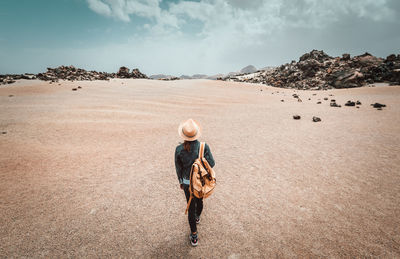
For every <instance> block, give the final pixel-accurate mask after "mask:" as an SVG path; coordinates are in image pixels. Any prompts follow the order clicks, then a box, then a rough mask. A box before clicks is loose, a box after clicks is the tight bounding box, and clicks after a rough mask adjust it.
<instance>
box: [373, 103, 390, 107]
mask: <svg viewBox="0 0 400 259" xmlns="http://www.w3.org/2000/svg"><path fill="white" fill-rule="evenodd" d="M371 106H373V107H374V108H382V107H386V105H385V104H381V103H374V104H371Z"/></svg>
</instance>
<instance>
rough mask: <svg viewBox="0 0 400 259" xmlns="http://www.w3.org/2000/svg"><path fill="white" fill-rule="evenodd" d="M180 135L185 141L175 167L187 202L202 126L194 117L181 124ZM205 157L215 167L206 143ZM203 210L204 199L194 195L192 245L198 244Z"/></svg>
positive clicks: (191, 220) (191, 213) (191, 226)
mask: <svg viewBox="0 0 400 259" xmlns="http://www.w3.org/2000/svg"><path fill="white" fill-rule="evenodd" d="M178 132H179V135H180V136H181V137H182V138H183V140H184V143H182V144H180V145H178V146H177V147H176V149H175V168H176V174H177V175H178V180H179V184H180V187H181V189H182V190H184V192H185V196H186V202H188V201H189V197H190V192H189V177H190V170H191V167H192V164H193V163H194V161H195V160H196V158H198V157H199V148H200V142H199V141H198V140H197V139H198V138H199V137H200V127H199V125H198V124H197V123H196V122H195V121H194V120H192V119H189V120H187V121H185V122H183V123H181V124H180V125H179V128H178ZM204 157H205V158H206V159H207V161H208V163H209V164H210V166H211V167H214V165H215V162H214V158H213V156H212V154H211V151H210V147H209V146H208V145H207V144H206V145H205V149H204ZM202 210H203V199H199V198H197V197H195V196H194V197H193V199H192V202H191V203H190V206H189V215H188V219H189V226H190V231H191V232H190V235H189V238H190V243H191V244H192V246H197V244H198V234H197V226H196V224H198V223H200V215H201V212H202Z"/></svg>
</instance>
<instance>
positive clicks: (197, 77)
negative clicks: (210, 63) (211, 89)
mask: <svg viewBox="0 0 400 259" xmlns="http://www.w3.org/2000/svg"><path fill="white" fill-rule="evenodd" d="M207 77H208V75H203V74H195V75H192V79H205V78H207Z"/></svg>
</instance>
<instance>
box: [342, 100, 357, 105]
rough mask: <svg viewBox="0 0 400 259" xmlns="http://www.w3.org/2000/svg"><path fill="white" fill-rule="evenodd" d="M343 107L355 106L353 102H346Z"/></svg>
mask: <svg viewBox="0 0 400 259" xmlns="http://www.w3.org/2000/svg"><path fill="white" fill-rule="evenodd" d="M344 105H346V106H356V103H355V102H353V101H347V103H345V104H344Z"/></svg>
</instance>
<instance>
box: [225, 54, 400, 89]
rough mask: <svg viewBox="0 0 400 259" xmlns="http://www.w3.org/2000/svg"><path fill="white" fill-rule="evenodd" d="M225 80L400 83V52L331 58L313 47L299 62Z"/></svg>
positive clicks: (295, 84)
mask: <svg viewBox="0 0 400 259" xmlns="http://www.w3.org/2000/svg"><path fill="white" fill-rule="evenodd" d="M224 80H230V81H239V82H251V83H263V84H267V85H272V86H275V87H283V88H295V89H313V90H319V89H331V88H351V87H360V86H363V85H366V84H372V83H375V82H388V83H391V84H400V55H397V56H396V55H394V54H392V55H390V56H388V57H387V58H386V59H383V58H377V57H374V56H372V55H371V54H369V53H365V54H363V55H360V56H355V57H351V56H350V54H343V55H342V57H331V56H329V55H327V54H326V53H324V52H323V51H319V50H313V51H311V52H310V53H306V54H304V55H302V56H301V57H300V59H299V61H298V62H296V61H292V62H291V63H287V64H284V65H281V66H280V67H277V68H274V69H270V70H266V71H264V72H260V73H258V74H257V75H256V76H254V77H252V78H243V77H237V76H228V77H226V78H224Z"/></svg>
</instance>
